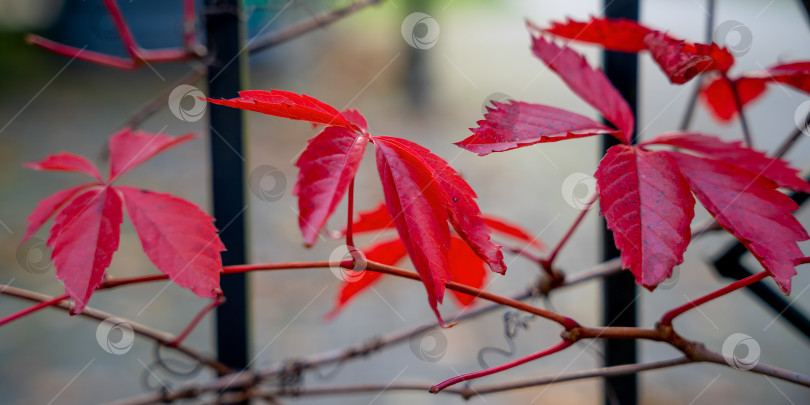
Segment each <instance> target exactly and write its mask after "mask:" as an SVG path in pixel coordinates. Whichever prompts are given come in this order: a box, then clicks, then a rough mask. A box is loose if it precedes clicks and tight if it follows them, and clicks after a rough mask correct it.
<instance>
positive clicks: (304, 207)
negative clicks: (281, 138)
mask: <svg viewBox="0 0 810 405" xmlns="http://www.w3.org/2000/svg"><path fill="white" fill-rule="evenodd" d="M368 139H369V138H368V135H367V134H365V133H364V134H363V135H358V134H357V133H356V132H354V131H352V130H349V129H346V128H342V127H327V128H325V129H324V130H323V131H322V132H321V133H319V134H318V135H316V136H315V137H314V138H312V139H310V140H309V144H308V145H307V148H306V149H305V150H304V152H303V153H302V154H301V157H299V158H298V161H296V162H295V165H296V166H298V167H299V168H300V169H301V170H300V171H299V172H298V182H297V183H296V184H295V188H294V189H293V194H294V195H297V196H298V211H299V216H298V224H299V226H300V227H301V232H302V233H303V235H304V242H305V243H306V244H307V245H309V246H312V245H314V244H315V241H316V240H317V238H318V233H320V231H321V229H323V227H324V225H325V224H326V221H327V220H328V219H329V217H330V216H331V215H332V213H333V212H335V208H336V207H337V205H338V204H339V203H340V201H341V199H343V195H344V194H345V193H346V190H347V189H348V187H349V184H350V183H351V181H352V179H353V178H354V175H355V173H357V168H358V167H359V166H360V160H361V159H362V158H363V151H365V148H366V144H367V143H368Z"/></svg>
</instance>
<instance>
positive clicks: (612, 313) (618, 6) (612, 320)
mask: <svg viewBox="0 0 810 405" xmlns="http://www.w3.org/2000/svg"><path fill="white" fill-rule="evenodd" d="M638 14H639V2H638V0H605V16H606V17H608V18H627V19H631V20H635V21H638ZM604 64H605V73H606V74H607V76H608V78H609V79H610V80H611V81H612V82H613V84H614V85H615V86H616V88H618V89H619V92H620V93H621V94H622V96H624V98H625V99H626V100H627V102H628V103H629V104H630V108H631V110H632V111H633V115H634V116H636V115H637V114H636V112H637V108H636V95H637V93H638V57H637V55H636V54H630V53H622V52H610V51H605V53H604ZM634 135H635V134H634ZM603 139H604V140H603V146H604V150H605V151H607V149H608V148H610V147H611V146H613V145H615V144H617V143H618V141H617V140H616V139H615V138H614V137H612V136H605V137H604V138H603ZM603 226H604V221H603ZM602 238H603V255H604V259H605V260H608V259H613V258H614V257H616V256H618V255H619V251H618V249H616V245H615V244H614V243H613V233H612V232H610V231H608V230H607V227H606V226H605V227H604V234H603V236H602ZM602 296H603V313H602V316H603V320H604V323H605V324H606V325H612V326H636V322H637V320H636V312H637V311H636V302H635V301H636V284H635V282H634V280H633V276H632V274H631V273H630V272H629V271H622V272H620V273H618V274H615V275H613V276H608V277H606V278H605V280H604V283H603V285H602ZM636 351H637V348H636V341H635V339H607V340H606V341H605V366H614V365H619V364H631V363H635V362H636ZM604 389H605V399H604V401H605V403H606V404H617V403H618V404H621V405H635V404H636V403H638V378H637V376H636V375H635V374H628V375H624V376H617V377H606V378H605V380H604Z"/></svg>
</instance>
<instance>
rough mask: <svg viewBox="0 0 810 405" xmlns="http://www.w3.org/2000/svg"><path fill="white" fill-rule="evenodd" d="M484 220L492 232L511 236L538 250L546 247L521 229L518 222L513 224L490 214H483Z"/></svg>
mask: <svg viewBox="0 0 810 405" xmlns="http://www.w3.org/2000/svg"><path fill="white" fill-rule="evenodd" d="M484 222H485V223H486V224H487V225H488V226H489V229H492V231H493V232H498V233H500V234H502V235H507V236H511V237H513V238H515V239H517V240H519V241H522V242H526V243H527V244H529V245H532V246H534V247H535V248H537V249H539V250H544V249H545V248H546V245H545V244H543V242H542V241H540V239H537V238H535V237H533V236H532V235H531V234H530V233H529V232H528V231H526V230H525V229H523V228H522V227H521V226H520V225H518V224H513V223H511V222H508V221H506V220H503V219H500V218H496V217H493V216H491V215H484Z"/></svg>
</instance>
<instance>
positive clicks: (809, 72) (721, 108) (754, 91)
mask: <svg viewBox="0 0 810 405" xmlns="http://www.w3.org/2000/svg"><path fill="white" fill-rule="evenodd" d="M729 82H731V83H733V84H734V86H735V87H736V88H737V93H738V94H739V96H740V103H741V104H742V105H743V107H744V106H746V105H747V104H749V103H750V102H752V101H753V100H756V99H757V98H758V97H759V96H761V95H762V94H764V92H765V90H766V85H767V84H770V83H780V84H785V85H788V86H791V87H793V88H795V89H796V90H799V91H802V92H805V93H810V62H792V63H785V64H779V65H776V66H771V67H769V68H768V69H766V70H764V71H759V72H748V73H745V74H743V75H741V76H739V77H737V78H735V79H730V80H728V81H727V80H725V79H723V78H722V77H718V78H716V79H714V80H712V81H710V82H708V83H706V84H705V85H704V86H703V87H702V88H701V92H700V96H701V99H702V100H703V101H704V102H705V103H706V105H707V106H708V107H709V111H710V112H711V113H712V115H713V116H714V117H715V118H716V119H717V120H718V121H720V122H726V121H728V120H730V119H731V118H733V117H734V116H735V115H736V114H737V105H736V103H735V102H734V94H733V93H732V92H731V87H730V86H729Z"/></svg>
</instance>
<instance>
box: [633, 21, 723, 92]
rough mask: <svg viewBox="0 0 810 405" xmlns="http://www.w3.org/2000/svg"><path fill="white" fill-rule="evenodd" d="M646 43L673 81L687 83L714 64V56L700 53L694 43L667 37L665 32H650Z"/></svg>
mask: <svg viewBox="0 0 810 405" xmlns="http://www.w3.org/2000/svg"><path fill="white" fill-rule="evenodd" d="M644 44H645V45H646V47H647V49H649V50H650V53H651V54H652V57H653V59H655V62H656V63H657V64H658V66H659V67H660V68H661V70H663V71H664V73H666V75H667V76H668V77H669V80H670V81H671V82H672V83H676V84H682V83H686V82H688V81H689V80H690V79H692V78H693V77H695V76H697V75H698V74H699V73H703V72H706V71H708V70H709V69H710V68H711V66H712V65H713V61H712V58H711V57H710V56H709V55H700V54H698V53H697V51H696V50H695V47H694V45H693V44H691V43H688V42H686V41H679V40H676V39H673V38H671V37H667V36H666V34H664V33H663V32H653V33H650V34H649V35H648V36H647V37H646V38H645V39H644Z"/></svg>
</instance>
